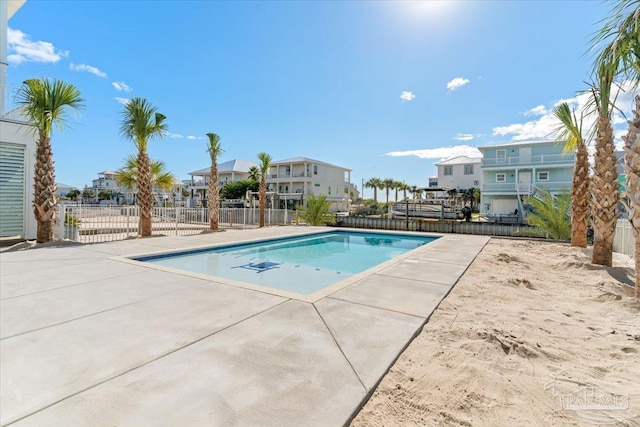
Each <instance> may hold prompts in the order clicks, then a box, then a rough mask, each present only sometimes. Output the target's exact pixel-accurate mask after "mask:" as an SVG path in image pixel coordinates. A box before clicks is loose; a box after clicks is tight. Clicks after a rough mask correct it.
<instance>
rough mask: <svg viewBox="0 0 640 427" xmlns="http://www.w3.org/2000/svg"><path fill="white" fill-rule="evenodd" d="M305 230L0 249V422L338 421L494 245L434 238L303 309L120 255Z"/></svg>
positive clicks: (301, 304) (481, 239) (300, 302)
mask: <svg viewBox="0 0 640 427" xmlns="http://www.w3.org/2000/svg"><path fill="white" fill-rule="evenodd" d="M312 231H326V228H314V227H293V226H292V227H271V228H263V229H257V230H230V231H227V232H224V233H215V234H202V235H195V236H180V237H158V238H147V239H135V240H127V241H119V242H111V243H100V244H92V245H69V246H62V247H41V248H37V249H32V250H26V251H15V252H4V253H0V425H2V426H4V425H15V426H23V425H47V426H51V425H118V426H124V425H224V426H228V425H273V426H287V425H291V426H300V425H305V426H314V425H317V426H340V425H343V424H345V423H346V422H348V421H349V420H350V418H351V417H352V416H353V415H355V411H357V410H358V408H359V407H360V405H361V404H362V403H363V400H364V399H365V398H366V397H367V395H368V394H369V392H370V391H371V389H372V388H374V387H375V386H376V384H377V383H378V381H379V380H380V379H381V378H382V377H383V376H384V375H385V373H386V372H387V370H388V368H389V367H390V365H391V364H392V363H393V362H394V361H395V359H396V358H397V357H398V355H399V354H400V353H401V352H402V351H403V349H404V348H405V347H406V345H407V344H408V343H409V342H410V341H411V339H412V338H413V337H414V336H415V334H417V333H418V332H419V330H420V328H421V327H422V325H423V324H424V323H425V321H426V320H427V318H428V317H429V316H430V314H431V313H432V312H433V310H434V309H435V308H436V307H437V305H438V304H439V303H440V301H441V300H442V299H443V298H444V297H445V296H446V295H447V293H448V292H449V291H450V290H451V288H452V287H453V285H454V284H455V283H456V282H457V280H458V279H459V277H460V276H461V275H462V274H463V273H464V271H465V270H466V269H467V267H468V266H469V264H470V263H471V262H472V261H473V260H474V259H475V257H476V255H477V254H478V253H479V252H480V251H481V250H482V248H483V247H484V245H485V244H486V243H487V242H488V240H489V237H485V236H463V235H444V236H443V237H442V238H440V239H438V240H436V241H435V242H432V243H430V244H428V245H425V246H423V247H420V248H419V249H416V250H415V251H413V252H411V253H410V254H409V255H407V256H406V257H401V258H400V259H398V260H396V261H394V262H391V263H389V264H385V265H384V267H383V268H380V269H377V270H376V271H374V272H373V273H372V274H369V275H366V276H365V277H359V278H358V280H356V281H354V282H353V283H350V284H348V285H347V286H345V287H343V288H342V289H339V290H336V291H335V292H333V293H329V294H328V295H323V296H321V297H319V298H318V299H315V300H314V301H313V302H309V301H304V299H294V298H288V297H286V296H280V295H276V294H273V293H267V292H263V291H260V290H256V289H251V288H248V287H238V286H233V285H230V284H229V283H224V282H222V281H220V280H217V279H216V278H212V277H210V278H205V277H193V276H191V275H188V274H181V273H178V272H167V271H159V270H157V269H154V268H149V267H148V266H145V265H139V264H134V263H129V262H122V261H121V260H120V259H118V257H123V256H127V255H134V254H136V255H139V254H144V253H155V252H162V251H171V250H181V249H187V248H192V247H201V246H206V245H214V244H224V243H232V242H233V243H235V242H242V241H249V240H256V239H265V238H275V237H286V236H292V235H299V234H307V233H309V232H312ZM360 231H365V230H360ZM411 234H415V233H411Z"/></svg>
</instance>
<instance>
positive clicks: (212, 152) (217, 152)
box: [207, 133, 224, 162]
mask: <svg viewBox="0 0 640 427" xmlns="http://www.w3.org/2000/svg"><path fill="white" fill-rule="evenodd" d="M207 138H209V141H208V144H207V152H208V153H209V156H210V157H211V161H212V162H215V161H216V160H217V158H218V157H220V156H221V155H222V154H223V153H224V150H223V149H222V145H220V139H221V138H220V136H219V135H216V134H215V133H208V134H207Z"/></svg>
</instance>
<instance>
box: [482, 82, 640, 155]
mask: <svg viewBox="0 0 640 427" xmlns="http://www.w3.org/2000/svg"><path fill="white" fill-rule="evenodd" d="M621 88H622V89H623V90H622V91H621V92H620V93H619V95H618V98H617V99H616V103H615V105H616V107H617V109H614V112H613V118H612V124H613V127H614V135H615V138H616V144H620V142H619V137H620V135H622V134H624V131H625V130H626V128H627V122H626V120H625V119H624V117H623V116H622V114H621V113H620V111H618V110H621V111H622V112H624V113H625V114H626V115H627V116H628V115H630V114H631V109H632V101H633V97H634V92H633V91H632V90H631V83H630V82H624V83H622V84H621ZM590 98H591V93H590V92H583V93H580V94H578V95H576V96H574V97H572V98H567V99H560V100H558V101H555V102H552V103H551V105H552V107H557V106H558V105H560V104H561V103H563V102H566V103H567V104H569V107H571V108H572V109H574V110H575V111H576V115H577V116H578V117H579V116H580V114H581V112H584V119H583V126H582V128H583V134H584V136H585V138H587V137H588V135H589V133H590V129H592V128H593V126H594V124H595V121H596V118H597V117H596V115H595V114H594V113H593V112H592V111H591V108H590ZM533 111H537V112H538V113H542V111H544V113H543V114H541V115H540V117H538V118H537V119H535V120H531V121H528V122H525V123H514V124H510V125H506V126H496V127H494V128H493V135H494V136H508V137H510V138H511V139H512V140H513V141H528V140H540V139H555V138H556V136H555V134H554V132H555V130H556V129H557V127H558V126H559V124H560V122H559V121H558V119H556V118H555V116H554V115H553V108H546V107H545V106H544V105H538V106H537V107H534V108H532V109H530V110H528V112H533ZM532 114H533V113H532ZM525 115H526V113H525ZM590 142H591V141H587V143H590Z"/></svg>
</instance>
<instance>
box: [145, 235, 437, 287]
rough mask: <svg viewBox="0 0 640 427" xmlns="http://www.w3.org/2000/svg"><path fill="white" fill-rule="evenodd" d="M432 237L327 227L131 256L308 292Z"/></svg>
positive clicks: (168, 265)
mask: <svg viewBox="0 0 640 427" xmlns="http://www.w3.org/2000/svg"><path fill="white" fill-rule="evenodd" d="M435 239H437V237H432V236H412V235H401V234H386V233H385V234H383V233H364V232H354V231H332V232H325V233H318V234H313V235H306V236H298V237H292V238H284V239H275V240H265V241H261V242H256V243H247V244H238V245H227V246H223V247H216V248H206V249H197V250H191V251H186V252H179V253H170V254H162V255H151V256H143V257H137V258H134V259H135V260H136V261H143V262H148V263H152V264H154V265H158V266H161V267H167V268H171V269H179V270H185V271H189V272H192V273H198V274H205V275H208V276H216V277H222V278H226V279H230V280H233V281H237V282H243V283H250V284H253V285H258V286H262V287H268V288H272V289H278V290H283V291H288V292H294V293H297V294H302V295H310V294H313V293H314V292H317V291H319V290H321V289H324V288H326V287H327V286H330V285H332V284H334V283H336V282H340V281H342V280H344V279H347V278H349V277H351V276H354V275H356V274H358V273H361V272H363V271H366V270H368V269H370V268H372V267H375V266H376V265H379V264H381V263H383V262H385V261H388V260H390V259H393V258H395V257H397V256H400V255H402V254H404V253H406V252H409V251H411V250H413V249H416V248H418V247H420V246H422V245H424V244H427V243H429V242H431V241H433V240H435Z"/></svg>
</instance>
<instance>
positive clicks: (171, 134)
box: [167, 132, 184, 138]
mask: <svg viewBox="0 0 640 427" xmlns="http://www.w3.org/2000/svg"><path fill="white" fill-rule="evenodd" d="M167 136H168V137H169V138H184V135H180V134H179V133H171V132H168V133H167Z"/></svg>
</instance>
